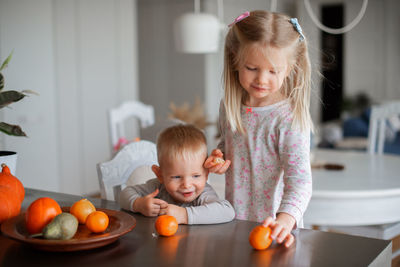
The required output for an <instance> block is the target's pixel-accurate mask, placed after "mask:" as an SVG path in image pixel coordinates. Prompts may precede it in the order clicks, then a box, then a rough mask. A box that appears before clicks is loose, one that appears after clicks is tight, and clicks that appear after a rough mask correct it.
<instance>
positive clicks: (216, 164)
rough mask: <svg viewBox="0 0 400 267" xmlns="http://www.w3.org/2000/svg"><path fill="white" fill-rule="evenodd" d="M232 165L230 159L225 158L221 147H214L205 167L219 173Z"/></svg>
mask: <svg viewBox="0 0 400 267" xmlns="http://www.w3.org/2000/svg"><path fill="white" fill-rule="evenodd" d="M230 165H231V161H230V160H224V154H223V153H222V151H221V150H219V149H214V150H213V151H212V152H211V155H210V156H209V157H208V158H207V159H206V161H205V162H204V165H203V166H204V168H206V169H208V171H209V172H214V173H217V174H223V173H225V172H226V170H227V169H228V168H229V166H230Z"/></svg>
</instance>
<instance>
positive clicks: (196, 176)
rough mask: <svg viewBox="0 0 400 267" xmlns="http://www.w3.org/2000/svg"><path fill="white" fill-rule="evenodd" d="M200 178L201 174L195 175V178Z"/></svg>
mask: <svg viewBox="0 0 400 267" xmlns="http://www.w3.org/2000/svg"><path fill="white" fill-rule="evenodd" d="M200 176H201V175H200V174H195V175H193V177H194V178H199V177H200Z"/></svg>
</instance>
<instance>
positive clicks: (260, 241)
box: [249, 225, 272, 250]
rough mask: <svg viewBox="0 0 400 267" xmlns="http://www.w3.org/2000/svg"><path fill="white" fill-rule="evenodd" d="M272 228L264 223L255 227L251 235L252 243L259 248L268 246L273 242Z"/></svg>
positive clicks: (250, 240)
mask: <svg viewBox="0 0 400 267" xmlns="http://www.w3.org/2000/svg"><path fill="white" fill-rule="evenodd" d="M271 231H272V230H271V228H270V227H265V226H262V225H257V226H256V227H254V228H253V230H252V231H251V232H250V235H249V242H250V245H251V246H252V247H253V248H255V249H257V250H263V249H266V248H268V247H269V246H270V245H271V243H272V238H271V237H270V236H271Z"/></svg>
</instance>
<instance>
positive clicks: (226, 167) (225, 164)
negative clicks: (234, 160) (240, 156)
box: [219, 159, 231, 174]
mask: <svg viewBox="0 0 400 267" xmlns="http://www.w3.org/2000/svg"><path fill="white" fill-rule="evenodd" d="M230 165H231V161H230V160H229V159H227V160H226V161H225V163H224V164H223V165H222V167H221V168H220V169H219V173H220V174H222V173H225V172H226V170H227V169H228V168H229V166H230Z"/></svg>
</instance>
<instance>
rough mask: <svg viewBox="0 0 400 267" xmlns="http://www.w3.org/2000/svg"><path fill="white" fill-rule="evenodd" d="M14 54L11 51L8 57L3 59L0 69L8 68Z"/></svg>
mask: <svg viewBox="0 0 400 267" xmlns="http://www.w3.org/2000/svg"><path fill="white" fill-rule="evenodd" d="M12 54H13V52H11V53H10V55H9V56H8V57H7V58H6V60H4V61H3V64H1V67H0V71H2V70H3V69H5V68H7V66H8V63H9V62H10V60H11V58H12Z"/></svg>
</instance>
